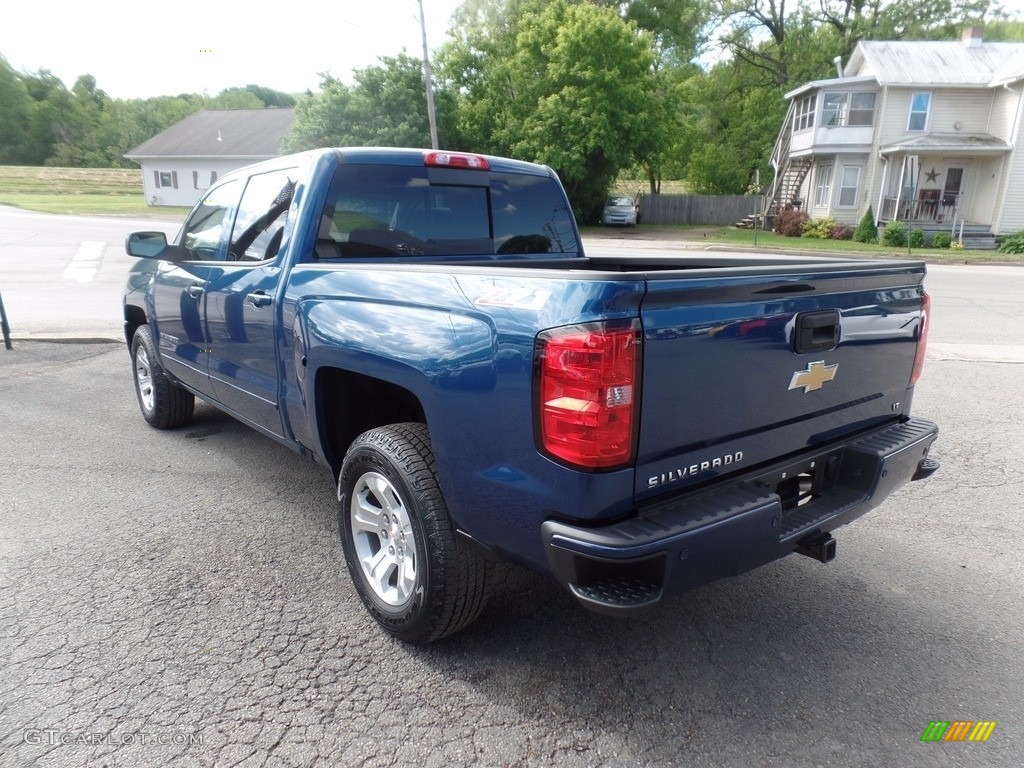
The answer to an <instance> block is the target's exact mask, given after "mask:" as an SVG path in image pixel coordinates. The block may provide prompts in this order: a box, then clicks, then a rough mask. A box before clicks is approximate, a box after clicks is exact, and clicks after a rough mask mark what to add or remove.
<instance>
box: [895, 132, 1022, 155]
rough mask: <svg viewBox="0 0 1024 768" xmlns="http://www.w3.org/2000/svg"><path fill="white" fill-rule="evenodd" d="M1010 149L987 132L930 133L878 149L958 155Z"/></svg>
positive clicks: (908, 152) (983, 153)
mask: <svg viewBox="0 0 1024 768" xmlns="http://www.w3.org/2000/svg"><path fill="white" fill-rule="evenodd" d="M1009 151H1010V145H1009V144H1007V143H1006V142H1005V141H1003V140H1002V139H997V138H996V137H995V136H990V135H989V134H987V133H966V134H964V133H930V134H928V135H927V136H915V137H914V138H912V139H904V140H903V141H899V142H897V143H895V144H889V145H888V146H885V147H882V148H881V149H880V150H878V153H879V154H880V155H882V156H883V157H884V156H886V155H904V154H906V155H928V154H935V153H938V152H947V153H949V152H955V153H956V154H958V155H1000V154H1003V153H1005V152H1009Z"/></svg>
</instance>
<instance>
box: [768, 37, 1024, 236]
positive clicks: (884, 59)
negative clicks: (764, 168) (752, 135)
mask: <svg viewBox="0 0 1024 768" xmlns="http://www.w3.org/2000/svg"><path fill="white" fill-rule="evenodd" d="M786 99H787V100H788V101H789V109H788V112H787V114H786V119H785V122H784V124H783V126H782V130H781V131H780V132H779V137H778V140H777V141H776V144H775V148H774V151H773V153H772V166H773V167H774V169H775V178H774V181H773V184H772V187H771V189H770V192H769V193H768V196H767V199H766V201H765V209H764V210H765V211H766V213H767V214H769V215H771V214H774V213H777V212H778V211H780V210H783V209H784V208H787V207H802V208H803V209H804V210H806V211H807V212H808V214H810V216H811V217H812V218H824V217H827V216H831V217H834V218H835V219H836V220H837V221H841V222H846V223H849V224H856V223H857V222H858V221H859V220H860V218H861V216H863V214H864V212H865V211H866V210H867V209H868V206H871V208H872V210H873V211H874V214H875V219H876V223H878V224H880V225H884V224H885V223H886V222H888V221H891V220H893V219H899V220H900V221H905V222H907V223H908V224H909V225H910V226H912V227H915V228H919V229H923V230H925V231H926V232H936V231H947V232H950V233H951V234H954V236H959V235H960V234H961V233H962V235H963V237H964V240H965V241H968V244H969V245H974V246H979V247H984V246H986V245H988V246H990V247H991V246H992V244H993V235H994V234H997V233H1004V232H1016V231H1020V230H1024V151H1022V147H1021V139H1022V130H1024V127H1022V122H1024V120H1022V108H1024V43H986V42H984V40H983V38H982V31H981V29H980V28H977V27H974V28H971V29H968V30H966V31H965V32H964V35H963V38H962V39H961V40H960V41H950V42H906V41H898V42H882V41H865V42H861V43H859V44H858V45H857V47H856V49H855V50H854V52H853V55H852V56H851V57H850V61H849V62H848V63H847V65H846V67H845V68H844V69H843V70H842V76H841V77H836V78H833V79H829V80H816V81H814V82H810V83H807V84H805V85H803V86H801V87H800V88H797V89H795V90H793V91H790V92H789V93H787V94H786Z"/></svg>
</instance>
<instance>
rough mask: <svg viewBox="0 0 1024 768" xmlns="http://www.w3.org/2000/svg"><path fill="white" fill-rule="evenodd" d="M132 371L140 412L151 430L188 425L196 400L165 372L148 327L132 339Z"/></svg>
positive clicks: (143, 327) (137, 332)
mask: <svg viewBox="0 0 1024 768" xmlns="http://www.w3.org/2000/svg"><path fill="white" fill-rule="evenodd" d="M132 370H133V371H134V372H135V394H136V395H137V396H138V398H139V408H140V409H141V410H142V417H143V418H144V419H145V420H146V421H147V423H149V425H150V426H153V427H156V428H157V429H173V428H174V427H180V426H182V425H184V424H187V423H188V421H189V419H191V418H192V412H193V410H194V409H195V404H196V399H195V396H194V395H193V394H192V393H191V392H189V391H188V390H186V389H182V388H181V387H179V386H178V385H176V384H175V383H174V382H172V381H171V380H170V379H169V378H168V376H167V374H166V373H165V372H164V369H163V367H162V366H161V365H160V361H159V359H158V358H157V356H156V348H155V347H154V346H153V337H152V334H151V333H150V331H149V326H148V325H140V326H139V327H138V329H137V330H136V331H135V336H133V337H132Z"/></svg>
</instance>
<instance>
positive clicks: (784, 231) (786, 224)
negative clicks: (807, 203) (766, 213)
mask: <svg viewBox="0 0 1024 768" xmlns="http://www.w3.org/2000/svg"><path fill="white" fill-rule="evenodd" d="M810 218H811V217H810V216H808V215H807V214H806V213H805V212H804V211H783V212H782V213H780V214H779V215H778V216H776V217H775V231H776V232H778V233H779V234H780V235H784V236H785V237H800V236H801V235H803V233H804V223H805V222H806V221H807V220H808V219H810Z"/></svg>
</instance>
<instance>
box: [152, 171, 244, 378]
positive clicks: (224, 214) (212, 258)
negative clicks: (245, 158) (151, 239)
mask: <svg viewBox="0 0 1024 768" xmlns="http://www.w3.org/2000/svg"><path fill="white" fill-rule="evenodd" d="M240 192H241V184H240V183H239V182H237V181H230V182H226V183H224V184H222V185H220V186H219V187H216V188H214V189H212V190H210V192H209V193H207V195H206V196H205V197H204V198H203V199H202V200H201V201H200V202H199V204H198V205H197V206H196V207H195V208H194V209H193V210H192V213H191V214H189V217H188V219H187V220H186V221H185V225H184V226H183V227H182V229H181V233H180V236H179V238H178V240H177V243H176V247H175V249H174V250H175V254H174V257H175V260H174V261H169V262H161V263H160V265H159V267H158V268H157V272H156V276H155V279H154V281H153V292H152V296H153V307H152V308H151V311H150V315H149V316H150V317H151V318H154V319H155V321H154V323H153V325H154V326H155V328H154V332H155V336H156V338H155V339H154V342H155V343H156V345H157V347H158V350H159V354H160V362H161V363H162V364H163V366H164V368H165V369H166V370H167V372H168V373H170V374H171V375H172V376H173V377H174V378H176V379H178V380H179V381H181V382H182V383H184V384H186V385H188V386H190V387H192V388H194V389H197V390H199V391H200V392H206V391H208V390H209V387H208V386H207V383H208V371H207V368H208V365H209V335H208V332H207V328H206V321H205V314H206V291H207V287H208V284H209V277H210V273H211V271H212V270H213V269H214V268H215V266H216V264H215V263H216V262H218V261H223V260H224V259H225V258H226V257H227V245H228V232H229V231H230V229H231V220H232V217H233V216H234V212H235V208H236V207H237V205H238V196H239V194H240Z"/></svg>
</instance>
